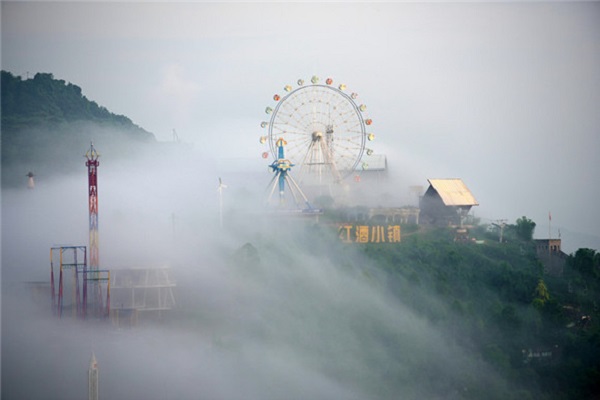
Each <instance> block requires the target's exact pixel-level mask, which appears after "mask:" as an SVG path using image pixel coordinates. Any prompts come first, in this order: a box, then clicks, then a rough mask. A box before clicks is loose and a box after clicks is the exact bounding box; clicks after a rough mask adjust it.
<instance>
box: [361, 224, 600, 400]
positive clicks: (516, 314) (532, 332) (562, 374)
mask: <svg viewBox="0 0 600 400" xmlns="http://www.w3.org/2000/svg"><path fill="white" fill-rule="evenodd" d="M519 226H520V230H518V228H517V227H519ZM534 227H535V223H534V222H533V221H531V220H529V219H527V218H525V217H523V218H520V219H519V220H518V222H517V226H516V227H515V231H514V232H519V236H518V238H517V237H516V236H515V237H514V239H515V240H512V239H511V240H509V241H508V242H505V243H498V242H497V237H494V239H495V240H492V241H486V243H485V244H483V245H475V244H471V243H465V244H457V243H454V242H453V240H452V238H453V235H452V231H451V230H448V229H434V230H421V231H419V232H417V233H416V234H412V235H409V236H407V237H403V238H402V243H401V244H399V245H397V246H390V245H389V244H385V245H384V244H368V245H365V246H363V247H361V249H362V250H363V254H364V255H366V256H367V257H368V259H370V260H371V261H372V262H373V264H374V265H377V266H378V268H380V269H381V270H382V271H385V274H386V275H385V276H386V277H387V278H386V279H387V281H388V287H389V289H390V291H391V292H392V293H394V295H395V296H397V297H398V298H399V299H400V300H401V301H403V303H404V304H406V305H408V306H410V307H411V308H412V309H413V310H414V311H415V312H416V313H417V314H419V315H421V316H423V317H425V318H427V319H429V321H431V323H432V324H433V325H434V326H437V327H438V328H439V329H442V330H445V331H447V332H450V334H451V335H452V336H451V337H452V338H453V340H454V341H455V342H456V343H458V344H460V345H462V346H464V347H465V349H469V351H470V350H474V351H477V352H479V353H480V355H481V358H482V359H484V360H486V361H487V362H488V363H489V364H490V365H491V366H492V367H493V368H495V369H496V370H497V371H498V372H499V373H500V374H502V375H503V376H505V377H506V378H507V380H509V381H510V382H513V383H514V388H513V390H512V391H510V393H508V394H507V398H515V399H516V398H519V399H520V398H541V399H554V398H560V399H579V398H590V395H591V393H594V391H596V392H597V388H598V386H599V385H598V383H597V382H598V377H599V372H598V371H600V368H598V362H597V360H598V359H600V343H599V340H598V338H599V337H600V322H598V321H599V320H600V312H599V309H600V279H598V272H599V268H600V264H599V261H600V256H599V255H598V253H596V252H595V251H593V250H590V249H580V250H578V251H577V252H576V253H575V254H574V255H572V256H570V257H569V259H568V262H567V265H568V268H567V269H566V270H567V271H566V275H565V277H564V278H556V277H550V276H544V277H543V278H542V276H543V269H542V267H541V264H540V262H539V260H538V259H537V256H536V252H535V246H534V244H533V242H532V241H531V235H532V234H533V229H534ZM517 239H518V240H517ZM568 282H571V284H568ZM566 307H572V308H574V309H576V310H579V312H578V313H577V314H576V315H574V316H569V315H568V314H566V313H565V309H566ZM582 315H589V316H590V318H589V319H586V320H585V321H591V322H586V323H585V324H584V323H582V322H581V321H580V319H581V316H582ZM525 349H531V351H532V352H534V353H536V354H540V353H542V352H545V353H546V354H552V356H549V357H546V358H542V357H540V358H532V359H528V358H525V359H524V354H525V353H524V351H525ZM528 351H529V350H527V352H528Z"/></svg>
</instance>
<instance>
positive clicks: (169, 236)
mask: <svg viewBox="0 0 600 400" xmlns="http://www.w3.org/2000/svg"><path fill="white" fill-rule="evenodd" d="M1 11H2V69H4V70H8V71H10V72H12V73H13V74H16V75H21V76H22V77H23V78H26V77H27V76H29V77H32V76H33V75H34V74H35V73H36V72H50V73H53V74H54V77H55V78H57V79H64V80H66V81H67V82H72V83H74V84H76V85H78V86H80V87H81V88H82V90H83V93H84V95H85V96H86V97H88V98H89V99H90V100H93V101H96V102H97V103H98V104H100V105H102V106H105V107H106V108H108V109H109V110H110V111H111V112H114V113H117V114H123V115H126V116H127V117H129V118H131V119H132V120H133V122H134V123H135V124H138V125H140V126H142V127H143V128H144V129H147V130H148V131H150V132H153V133H154V134H155V135H156V137H157V138H158V140H160V141H171V140H172V131H173V129H175V130H176V132H177V134H178V136H179V137H180V139H181V140H182V141H184V142H186V143H189V144H190V145H191V150H190V151H189V152H187V153H183V155H182V154H175V155H174V154H173V153H165V154H163V155H162V156H159V155H157V154H150V155H148V154H132V156H131V160H130V161H129V163H127V162H125V163H122V162H118V163H117V162H113V159H111V156H110V154H104V155H103V156H102V157H101V159H100V162H101V165H100V167H99V202H100V208H99V213H100V215H99V231H100V248H101V254H100V260H101V261H100V262H101V265H102V266H104V267H107V268H108V267H110V268H118V267H132V266H138V265H144V266H153V265H156V266H160V265H164V264H166V263H169V264H170V265H172V266H173V268H174V277H175V279H177V281H178V286H179V287H180V288H181V290H182V293H181V294H180V296H182V297H179V298H178V301H181V302H183V303H184V304H197V305H198V309H197V310H194V312H195V313H196V314H195V315H194V318H183V319H181V320H180V321H179V322H178V324H174V325H170V326H168V327H164V328H161V329H149V330H145V331H142V330H139V331H138V330H134V331H128V330H114V329H107V330H104V329H103V328H99V329H95V328H94V327H93V326H88V325H85V326H84V327H83V328H82V326H81V325H79V324H78V325H75V326H72V325H70V322H69V321H65V322H64V323H61V324H58V323H57V321H55V320H52V319H51V318H50V317H49V311H47V310H40V309H39V308H38V306H37V305H35V304H33V303H30V302H31V296H30V294H29V293H28V292H25V291H23V290H22V287H21V286H19V285H18V284H17V282H20V281H22V280H26V281H44V282H47V281H48V278H49V277H48V275H49V265H48V262H49V260H48V252H49V249H50V247H51V246H54V245H59V244H72V245H87V243H88V236H87V234H88V219H87V217H88V215H87V178H86V171H85V166H84V160H83V157H82V155H83V153H84V152H85V150H86V149H82V151H81V153H80V154H74V155H73V156H74V157H77V158H80V159H81V160H82V165H81V170H80V171H73V173H72V174H71V175H70V176H68V177H65V178H63V179H60V180H51V181H44V180H38V183H37V186H36V189H35V190H33V191H28V190H26V189H23V190H5V191H3V192H2V209H3V213H2V283H3V293H2V311H3V316H2V318H3V325H2V335H3V338H2V339H3V340H2V362H3V365H2V374H3V382H2V387H3V395H4V394H6V396H7V397H8V398H48V397H51V398H81V397H82V394H83V395H85V390H86V378H87V375H86V373H87V368H88V366H89V356H90V354H91V351H92V350H93V351H95V352H96V356H97V358H98V362H99V365H100V382H101V383H100V385H101V386H100V390H101V397H105V396H106V397H107V398H136V397H143V398H148V399H151V398H157V399H158V398H168V397H171V398H195V397H198V396H196V395H197V393H202V394H203V395H204V396H205V397H206V398H215V397H217V398H239V397H240V394H243V395H244V397H245V398H256V399H264V398H274V399H275V398H281V397H286V398H291V397H293V396H291V394H290V393H292V394H295V395H297V397H298V398H345V399H349V398H359V399H364V398H379V397H381V398H385V397H389V395H390V393H391V394H397V393H399V392H402V393H403V394H404V395H405V397H406V398H415V399H421V398H435V395H436V394H439V392H438V390H439V388H438V387H436V386H435V385H433V386H432V382H434V380H432V379H428V378H429V377H432V376H433V377H435V378H436V380H435V382H441V383H440V384H441V385H443V383H444V382H455V387H454V391H452V392H451V393H445V394H446V396H443V398H451V397H452V396H454V397H456V398H460V397H461V393H463V391H464V390H465V387H467V386H470V385H472V384H473V382H476V386H477V385H479V387H481V386H484V387H488V388H491V390H490V393H501V388H502V387H504V385H506V382H503V381H502V380H501V379H499V378H498V377H497V376H495V375H494V374H493V373H491V372H489V371H487V368H486V366H485V365H482V364H481V361H480V360H479V359H477V358H475V357H474V356H472V355H470V354H468V353H465V352H464V349H460V350H457V349H456V348H455V347H454V346H453V344H452V339H451V337H449V336H448V332H439V331H436V330H435V329H432V328H431V327H430V326H429V325H428V323H427V322H426V321H425V320H424V319H421V318H419V317H418V316H416V315H414V314H413V313H412V312H411V311H410V310H409V308H407V307H406V305H403V304H399V303H398V302H397V301H396V300H394V299H393V298H392V297H391V296H389V294H388V293H387V292H386V291H385V290H384V289H383V288H382V287H381V282H380V281H379V280H378V278H377V276H376V274H375V273H374V272H373V274H374V275H373V276H372V277H370V278H369V277H368V275H365V274H364V271H365V270H367V271H368V270H370V266H369V265H360V259H356V258H353V257H352V255H348V256H347V257H348V259H353V260H354V261H353V262H351V263H349V265H343V266H342V265H338V264H335V263H332V262H330V261H328V260H323V259H321V258H315V257H314V255H313V254H311V252H307V251H306V249H302V248H297V245H296V243H294V240H297V237H298V236H297V234H298V233H301V231H300V232H297V231H295V230H291V231H289V232H286V231H282V232H280V233H281V234H280V235H278V240H279V242H273V243H272V245H271V246H262V247H261V246H259V245H258V244H257V243H263V244H264V243H269V240H268V239H269V238H271V236H270V235H274V232H273V229H272V228H273V227H274V226H273V225H272V222H271V221H270V220H268V219H265V218H261V217H260V216H257V215H256V214H255V211H256V210H257V208H258V206H259V204H261V203H260V195H261V194H262V193H263V192H264V188H265V186H266V185H267V183H268V181H269V180H270V177H271V176H270V175H269V174H267V166H266V165H267V164H268V162H267V161H265V160H263V159H261V158H260V155H261V153H262V151H264V147H263V146H262V145H261V144H260V143H259V141H258V138H259V136H261V135H262V134H264V130H263V129H262V128H261V127H260V122H261V121H262V120H263V119H264V118H265V116H264V108H265V107H266V106H267V105H269V104H272V100H271V99H272V96H273V94H274V93H281V92H282V90H283V86H284V85H286V84H294V83H295V82H296V80H297V79H298V78H304V79H310V77H311V76H312V75H313V74H317V75H319V76H321V77H323V78H325V77H328V76H331V77H332V78H333V79H334V80H335V82H345V83H346V84H347V85H348V88H349V89H350V90H353V91H356V92H358V93H359V94H360V99H361V100H362V101H364V103H365V104H367V106H368V107H369V115H370V117H372V118H373V120H374V124H373V131H374V133H375V134H376V135H377V139H376V142H374V143H373V145H372V147H373V149H374V150H375V151H376V152H377V153H382V154H386V155H387V157H388V163H389V167H390V177H391V180H390V186H389V187H385V188H382V189H381V190H382V193H383V192H388V191H392V192H393V191H395V190H397V193H398V194H397V198H398V199H399V201H401V200H403V199H404V197H403V195H404V194H405V193H406V192H407V188H408V187H409V186H411V185H422V186H424V187H425V188H426V186H427V182H426V179H427V178H446V177H448V178H452V177H459V178H462V179H463V180H464V181H465V182H466V184H467V186H468V187H469V188H470V189H471V190H472V192H473V193H474V195H475V197H476V198H477V200H478V201H479V202H480V204H481V205H480V206H479V207H476V208H475V213H476V215H477V216H480V217H481V218H482V219H483V220H484V222H486V221H489V220H495V219H500V218H505V219H508V221H509V222H511V223H514V221H515V219H516V218H518V217H520V216H522V215H526V216H527V217H529V218H532V219H533V220H534V221H536V222H537V223H538V228H537V230H536V236H537V237H546V236H547V233H548V226H547V223H548V212H549V211H551V212H552V228H553V232H552V235H553V237H556V236H557V235H558V229H559V228H560V229H561V235H562V238H563V241H564V248H565V250H566V251H567V252H572V251H575V250H576V249H577V248H579V247H585V246H589V247H593V248H596V249H597V248H599V247H600V245H599V244H598V243H599V240H598V236H600V228H598V221H600V211H599V209H598V207H597V202H598V201H597V199H598V197H599V195H600V189H599V188H598V182H600V168H598V166H599V165H600V163H599V161H600V156H599V153H598V149H599V148H600V135H598V133H599V132H598V127H599V126H600V124H599V123H600V113H598V109H597V108H598V104H600V74H599V72H598V71H600V25H598V23H597V22H598V21H599V20H600V3H597V2H585V3H572V2H565V3H557V2H552V3H545V2H532V3H520V2H516V3H444V2H436V3H422V4H421V3H418V4H417V3H368V4H367V3H364V4H363V3H327V4H322V3H295V4H287V3H286V4H283V3H224V4H220V3H194V2H190V3H168V4H167V3H112V2H105V3H75V2H70V3H53V2H40V3H34V2H2V4H1ZM98 150H99V151H100V152H101V153H102V152H103V151H102V150H103V149H98ZM262 171H264V180H261V179H258V178H256V177H257V176H260V173H261V172H262ZM255 172H256V174H255ZM24 173H25V172H24ZM219 176H221V177H223V179H224V181H225V182H226V183H227V184H228V186H229V187H228V188H227V189H226V191H225V194H224V209H225V212H226V214H225V222H226V224H231V221H232V220H235V221H236V223H237V224H238V225H236V226H235V229H231V228H232V227H231V225H228V226H229V228H228V229H229V230H226V231H223V230H221V229H220V225H219V222H218V221H219V197H218V194H217V191H216V188H217V178H218V177H219ZM249 176H251V177H253V178H252V179H254V180H252V179H250V180H249V179H248V177H249ZM24 185H25V180H24ZM399 205H402V204H399ZM275 233H277V232H275ZM288 234H289V236H287V235H288ZM247 242H252V243H254V244H255V245H256V246H257V247H258V251H259V255H260V259H261V262H260V263H259V265H258V267H257V269H255V270H251V271H246V270H239V269H235V268H232V267H231V263H230V261H231V257H232V255H233V254H234V253H235V252H236V250H237V249H239V248H240V247H241V246H243V245H244V244H245V243H247ZM233 264H235V263H233ZM359 266H360V268H358V267H359ZM425 297H426V296H425ZM430 301H431V302H435V299H434V298H431V300H430ZM200 305H201V306H200ZM187 312H189V310H188V311H187ZM188 317H189V316H188ZM7 322H8V323H7ZM140 331H142V332H143V333H142V332H140ZM398 343H400V344H403V346H401V347H398V346H397V345H398ZM392 344H393V345H392ZM388 345H389V346H388ZM57 365H60V366H61V368H57V367H56V366H57ZM432 366H436V367H432ZM32 382H35V386H34V385H32V384H31V383H32ZM442 387H443V386H442ZM463 394H464V393H463ZM53 396H54V397H53Z"/></svg>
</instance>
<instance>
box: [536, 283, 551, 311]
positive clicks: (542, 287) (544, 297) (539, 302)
mask: <svg viewBox="0 0 600 400" xmlns="http://www.w3.org/2000/svg"><path fill="white" fill-rule="evenodd" d="M548 300H550V293H549V292H548V288H547V287H546V284H545V283H544V280H543V279H540V280H539V281H538V284H537V286H536V287H535V294H534V299H533V305H534V307H535V308H538V309H539V308H542V307H544V305H545V304H546V302H547V301H548Z"/></svg>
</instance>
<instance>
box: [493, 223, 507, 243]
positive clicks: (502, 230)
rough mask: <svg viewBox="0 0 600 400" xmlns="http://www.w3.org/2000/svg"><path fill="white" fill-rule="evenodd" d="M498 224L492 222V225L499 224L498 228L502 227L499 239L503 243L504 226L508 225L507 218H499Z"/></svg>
mask: <svg viewBox="0 0 600 400" xmlns="http://www.w3.org/2000/svg"><path fill="white" fill-rule="evenodd" d="M496 222H497V223H496V224H495V223H492V225H494V226H497V227H498V228H500V239H499V240H498V241H499V242H500V243H502V239H503V237H504V227H505V226H506V220H505V219H498V220H496Z"/></svg>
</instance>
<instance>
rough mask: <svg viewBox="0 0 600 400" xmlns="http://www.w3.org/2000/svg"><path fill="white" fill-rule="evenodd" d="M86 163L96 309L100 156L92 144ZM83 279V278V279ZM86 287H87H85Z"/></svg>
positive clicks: (99, 297) (99, 295)
mask: <svg viewBox="0 0 600 400" xmlns="http://www.w3.org/2000/svg"><path fill="white" fill-rule="evenodd" d="M85 157H86V158H87V161H86V163H85V165H86V166H87V167H88V194H89V207H90V264H89V266H90V269H89V273H90V275H91V276H89V277H87V278H92V279H93V280H92V282H93V285H92V288H93V289H92V299H94V300H93V301H94V302H95V303H96V305H97V307H99V308H101V307H102V293H101V291H100V288H99V287H98V280H97V279H98V269H99V266H100V260H99V257H98V256H99V253H98V166H99V165H100V162H99V161H98V158H99V157H100V155H99V154H98V152H97V151H96V149H95V148H94V143H92V144H91V145H90V149H89V150H88V151H87V152H86V153H85ZM84 279H85V278H84ZM85 286H87V285H85ZM86 303H87V293H85V288H84V307H86Z"/></svg>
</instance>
